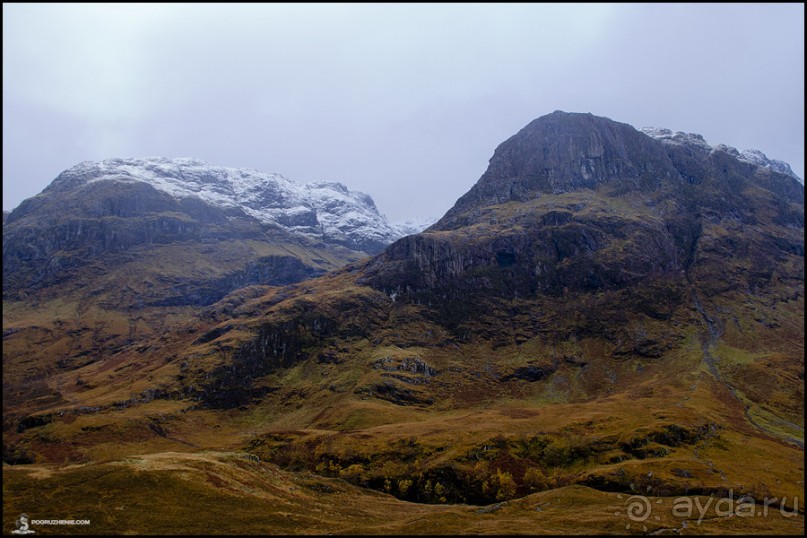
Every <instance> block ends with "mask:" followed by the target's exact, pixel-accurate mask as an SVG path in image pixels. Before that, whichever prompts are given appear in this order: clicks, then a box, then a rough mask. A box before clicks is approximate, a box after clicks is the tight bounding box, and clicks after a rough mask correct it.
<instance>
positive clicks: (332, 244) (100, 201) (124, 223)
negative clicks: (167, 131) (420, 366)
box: [3, 158, 410, 304]
mask: <svg viewBox="0 0 807 538" xmlns="http://www.w3.org/2000/svg"><path fill="white" fill-rule="evenodd" d="M405 231H410V230H399V229H398V228H396V227H395V226H393V225H391V224H390V223H389V222H387V220H386V218H384V217H383V216H382V215H381V214H380V213H379V212H378V210H377V209H376V207H375V204H374V203H373V200H372V199H371V198H370V197H369V196H368V195H366V194H364V193H360V192H354V191H350V190H349V189H347V188H346V187H345V186H344V185H341V184H339V183H334V182H330V183H329V182H317V183H309V184H307V185H297V184H295V183H293V182H292V181H289V180H288V179H286V178H284V177H282V176H280V175H278V174H266V173H261V172H258V171H256V170H243V169H232V168H222V167H215V166H211V165H208V164H206V163H203V162H201V161H196V160H191V159H163V158H151V159H112V160H108V161H101V162H85V163H81V164H79V165H77V166H75V167H73V168H71V169H69V170H66V171H64V172H63V173H61V174H60V175H59V176H58V177H57V178H56V179H55V180H54V181H53V183H52V184H51V185H50V186H49V187H48V188H47V189H45V190H44V191H43V192H42V193H41V194H40V195H38V196H35V197H33V198H30V199H28V200H26V201H24V202H23V203H22V204H21V205H20V206H19V207H18V208H17V209H15V210H14V211H13V212H12V213H11V214H10V215H9V216H8V219H7V221H6V220H5V219H4V230H3V280H4V294H5V296H6V297H14V296H15V295H14V294H15V293H17V292H20V291H22V292H24V293H30V292H31V291H34V290H36V289H42V288H45V287H48V286H53V285H57V284H60V283H64V282H66V281H68V280H70V279H71V278H73V276H75V275H76V274H78V272H79V271H78V269H79V268H84V269H86V270H87V271H89V272H90V273H91V272H92V271H93V269H92V267H93V264H94V263H95V264H96V265H97V264H98V263H100V264H101V265H105V264H109V267H119V266H121V265H122V264H126V263H127V260H129V261H131V260H132V259H133V258H141V259H142V258H143V257H144V256H145V257H148V256H152V255H153V256H154V263H155V264H156V265H157V266H162V267H166V268H171V267H173V268H174V270H172V271H170V272H172V273H183V272H184V273H185V274H187V275H192V278H191V279H190V280H188V281H187V282H182V280H183V279H182V278H181V276H180V277H179V278H173V277H172V278H171V280H172V282H170V285H169V286H168V287H167V288H166V287H161V290H162V291H161V293H165V295H166V296H165V297H159V293H149V294H148V295H151V296H152V297H151V298H149V299H147V302H148V301H151V302H155V303H165V302H166V301H167V302H177V301H180V302H181V301H182V299H181V297H183V296H184V297H186V299H185V300H184V302H186V303H188V304H199V303H201V304H209V303H210V302H213V301H215V300H217V299H218V298H220V297H221V296H223V295H224V294H225V293H227V292H229V291H231V290H233V289H235V288H237V287H241V286H245V285H249V284H269V285H281V284H288V283H291V282H295V281H299V280H301V279H305V278H310V277H311V276H315V275H318V274H322V273H323V272H325V271H326V270H329V269H334V268H336V267H338V266H339V265H341V264H342V263H345V262H347V261H350V260H355V259H358V258H360V257H362V256H365V255H366V254H368V253H374V252H377V251H379V250H380V249H381V248H383V247H384V246H386V245H387V244H389V243H390V242H391V241H392V240H394V239H397V238H398V237H400V236H401V235H403V233H404V232H405ZM223 243H227V245H228V246H227V248H226V249H224V250H227V249H229V250H230V252H229V253H228V254H227V255H223V256H222V252H220V251H218V250H217V249H216V248H215V245H217V244H223ZM179 245H182V246H183V247H190V248H191V249H192V250H193V251H194V254H193V255H192V256H190V257H188V256H187V253H184V254H183V253H181V252H182V248H174V249H173V250H175V253H176V255H175V256H172V255H171V252H170V251H171V250H172V247H178V246H179ZM234 249H235V250H239V251H240V252H239V253H235V252H233V250H234ZM199 258H203V259H204V262H203V263H202V264H201V265H202V266H206V267H208V268H209V270H208V271H206V273H207V274H203V275H200V274H199V265H200V264H199V263H198V262H199ZM239 258H240V259H239ZM182 267H184V268H185V269H181V268H182ZM156 272H157V273H158V274H159V273H160V270H159V269H157V271H156ZM85 276H86V275H85ZM193 288H198V289H196V290H194V289H193ZM151 291H152V292H153V291H154V290H151Z"/></svg>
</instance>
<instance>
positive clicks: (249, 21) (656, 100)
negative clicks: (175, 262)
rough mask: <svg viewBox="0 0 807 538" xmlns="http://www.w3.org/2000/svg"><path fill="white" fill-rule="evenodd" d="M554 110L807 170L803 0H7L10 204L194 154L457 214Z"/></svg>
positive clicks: (390, 208) (386, 209) (404, 207)
mask: <svg viewBox="0 0 807 538" xmlns="http://www.w3.org/2000/svg"><path fill="white" fill-rule="evenodd" d="M554 110H565V111H568V112H591V113H593V114H596V115H601V116H607V117H609V118H611V119H614V120H617V121H621V122H625V123H629V124H631V125H633V126H635V127H637V128H639V127H644V126H656V127H668V128H670V129H673V130H676V131H679V130H680V131H686V132H695V133H700V134H702V135H703V136H704V137H705V138H706V140H707V141H708V142H709V143H710V144H712V145H715V144H718V143H725V144H728V145H732V146H735V147H737V148H738V149H740V150H743V149H759V150H761V151H763V152H764V153H765V154H767V156H768V157H770V158H775V159H781V160H784V161H787V162H789V163H790V165H791V166H792V167H793V170H794V171H795V172H796V174H798V175H799V176H800V177H802V178H803V177H804V5H803V4H801V3H798V4H796V3H793V4H778V5H762V4H758V5H755V4H713V5H702V4H690V5H679V4H666V5H662V4H646V5H635V4H620V5H600V4H596V5H583V4H557V5H552V4H377V5H363V4H361V5H359V4H292V5H283V4H168V5H164V4H108V5H89V4H34V5H27V4H3V209H7V210H8V209H13V208H14V207H16V206H17V205H19V203H20V202H21V201H22V200H23V199H25V198H28V197H30V196H33V195H35V194H37V193H39V192H40V191H41V190H42V189H43V188H44V187H46V186H47V185H48V184H49V183H50V182H51V181H52V180H53V179H54V178H55V177H56V176H57V175H58V174H59V173H60V172H61V171H62V170H64V169H66V168H69V167H71V166H73V165H75V164H77V163H78V162H81V161H84V160H101V159H107V158H111V157H144V156H153V155H159V156H166V157H196V158H199V159H203V160H206V161H208V162H210V163H211V164H216V165H221V166H231V167H247V168H257V169H259V170H262V171H266V172H276V173H280V174H283V175H285V176H286V177H288V178H290V179H293V180H295V181H297V182H300V183H304V182H307V181H311V180H336V181H341V182H343V183H345V184H346V185H347V186H348V187H350V188H352V189H358V190H362V191H365V192H367V193H369V194H370V195H371V196H372V197H373V198H374V199H375V201H376V205H377V206H378V208H379V209H380V210H381V212H382V213H385V214H386V215H387V216H388V217H389V218H390V219H391V220H402V219H405V218H409V217H415V216H433V217H439V216H441V215H442V214H443V213H444V212H445V211H446V210H448V209H449V208H450V207H451V206H452V205H453V204H454V202H455V200H456V199H457V198H458V197H459V196H461V195H462V194H464V193H465V192H466V191H467V190H468V189H469V188H470V187H471V186H472V185H473V184H474V183H475V182H476V180H477V179H478V178H479V176H480V175H481V174H482V173H483V172H484V171H485V168H486V166H487V162H488V159H489V158H490V157H491V155H492V154H493V150H494V149H495V148H496V146H497V145H498V144H500V143H501V142H503V141H504V140H505V139H507V138H508V137H510V136H511V135H513V134H515V133H516V132H517V131H518V130H519V129H521V128H522V127H523V126H524V125H526V124H527V123H529V122H530V121H531V120H533V119H535V118H537V117H539V116H543V115H545V114H548V113H550V112H552V111H554Z"/></svg>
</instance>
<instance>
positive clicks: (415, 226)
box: [392, 217, 438, 237]
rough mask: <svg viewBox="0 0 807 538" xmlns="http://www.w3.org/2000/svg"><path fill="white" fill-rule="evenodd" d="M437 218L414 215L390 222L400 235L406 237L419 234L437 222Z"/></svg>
mask: <svg viewBox="0 0 807 538" xmlns="http://www.w3.org/2000/svg"><path fill="white" fill-rule="evenodd" d="M437 220H438V219H436V218H434V217H415V218H411V219H406V220H403V221H396V222H394V223H392V226H393V227H394V228H395V229H396V230H397V231H398V234H399V235H400V236H401V237H406V236H407V235H414V234H419V233H420V232H422V231H423V230H425V229H426V228H428V227H429V226H431V225H432V224H434V223H435V222H437Z"/></svg>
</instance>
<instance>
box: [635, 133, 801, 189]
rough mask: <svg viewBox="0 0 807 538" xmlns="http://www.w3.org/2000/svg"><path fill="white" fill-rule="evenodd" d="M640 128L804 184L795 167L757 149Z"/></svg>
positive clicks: (696, 136) (657, 137) (655, 136)
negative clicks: (714, 143)
mask: <svg viewBox="0 0 807 538" xmlns="http://www.w3.org/2000/svg"><path fill="white" fill-rule="evenodd" d="M639 130H640V131H641V132H643V133H644V134H646V135H647V136H649V137H651V138H655V139H656V140H660V141H662V142H664V143H665V144H680V145H687V146H689V147H694V148H699V149H703V150H708V151H722V152H725V153H728V154H729V155H731V156H732V157H734V158H736V159H739V160H740V161H744V162H747V163H751V164H753V165H756V166H759V167H761V168H768V169H771V170H773V171H774V172H779V173H780V174H786V175H788V176H791V177H794V178H796V179H797V180H799V182H801V183H802V184H804V180H803V179H802V178H800V177H799V176H797V175H796V174H795V173H794V172H793V169H792V168H790V165H789V164H788V163H786V162H784V161H780V160H778V159H769V158H768V157H767V156H766V155H765V154H764V153H762V152H761V151H759V150H757V149H747V150H744V151H742V152H740V151H738V150H737V148H735V147H732V146H727V145H726V144H717V145H716V146H714V147H712V146H710V145H709V144H708V143H707V142H706V140H704V139H703V136H701V135H699V134H695V133H682V132H681V131H678V132H675V133H673V132H672V131H671V130H670V129H663V128H659V127H642V128H641V129H639Z"/></svg>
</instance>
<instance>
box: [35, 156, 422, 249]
mask: <svg viewBox="0 0 807 538" xmlns="http://www.w3.org/2000/svg"><path fill="white" fill-rule="evenodd" d="M103 180H111V181H127V182H128V181H137V182H144V183H147V184H149V185H151V186H152V187H154V188H155V189H157V190H160V191H163V192H165V193H167V194H169V195H171V196H172V197H174V198H177V199H181V198H186V197H196V198H199V199H200V200H202V201H203V202H205V203H208V204H210V205H212V206H215V207H219V208H223V209H228V208H235V209H240V210H241V211H243V212H244V213H246V214H247V215H250V216H251V217H254V218H255V219H257V220H259V221H260V222H262V223H264V224H270V225H275V226H279V227H281V228H283V229H285V230H286V231H288V232H290V233H293V234H297V235H302V236H306V237H309V238H313V239H318V240H326V241H329V242H335V243H338V244H344V245H345V246H348V247H350V248H354V249H357V250H365V251H367V252H373V251H376V250H379V249H380V248H383V246H385V245H387V244H389V243H391V242H392V241H394V240H396V239H398V238H399V237H402V236H403V235H406V234H405V233H404V232H403V231H401V230H399V229H398V227H396V226H393V225H392V224H390V222H389V221H388V220H387V219H386V217H385V216H384V215H382V214H381V213H379V211H378V209H377V208H376V206H375V203H374V202H373V199H372V198H371V197H370V196H369V195H368V194H365V193H363V192H359V191H352V190H350V189H348V188H347V187H346V186H345V185H343V184H341V183H338V182H335V181H314V182H311V183H307V184H299V183H296V182H294V181H292V180H290V179H288V178H286V177H284V176H282V175H280V174H275V173H267V172H261V171H259V170H255V169H250V168H227V167H221V166H214V165H211V164H209V163H206V162H204V161H200V160H197V159H191V158H173V159H169V158H165V157H147V158H137V159H135V158H130V159H107V160H104V161H85V162H82V163H79V164H77V165H76V166H74V167H72V168H70V169H68V170H65V171H64V172H62V173H61V174H60V175H59V177H57V178H56V180H54V181H53V183H52V184H51V185H50V186H49V187H48V189H67V188H74V187H77V186H80V185H85V184H91V183H94V182H97V181H103Z"/></svg>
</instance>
